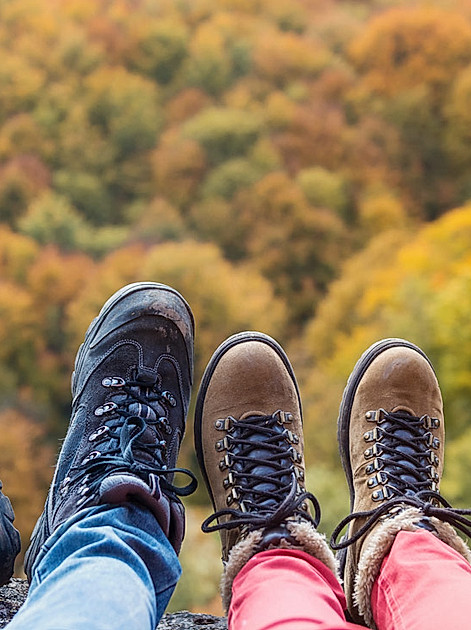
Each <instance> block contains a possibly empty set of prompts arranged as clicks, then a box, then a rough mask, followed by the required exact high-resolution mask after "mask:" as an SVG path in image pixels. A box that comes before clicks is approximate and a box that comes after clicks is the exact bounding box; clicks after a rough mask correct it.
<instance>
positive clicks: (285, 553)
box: [228, 531, 471, 630]
mask: <svg viewBox="0 0 471 630" xmlns="http://www.w3.org/2000/svg"><path fill="white" fill-rule="evenodd" d="M371 605H372V610H373V616H374V619H375V623H376V626H377V628H378V630H448V629H450V630H451V629H453V630H455V629H457V630H458V629H459V630H462V629H465V628H469V627H471V566H470V565H469V564H468V563H467V562H466V561H465V560H464V558H463V557H462V556H461V555H460V554H458V553H457V552H456V551H454V550H453V549H451V547H448V546H447V545H446V544H445V543H443V542H441V541H440V540H438V538H436V537H435V536H433V534H431V533H430V532H427V531H417V532H399V534H398V535H397V536H396V539H395V541H394V544H393V546H392V548H391V551H390V553H389V555H387V556H386V558H385V559H384V561H383V563H382V566H381V572H380V574H379V577H378V579H377V580H376V582H375V584H374V587H373V593H372V597H371ZM345 607H346V605H345V597H344V594H343V592H342V589H341V587H340V585H339V583H338V581H337V580H336V578H335V576H334V575H333V573H332V572H331V571H330V570H329V569H328V568H327V567H326V566H325V565H323V564H322V563H321V562H320V561H319V560H316V559H315V558H312V557H311V556H309V555H308V554H306V553H304V552H303V551H296V550H289V549H274V550H270V551H263V552H261V553H259V554H257V555H255V556H254V557H253V558H252V559H251V560H250V561H249V562H248V563H247V564H246V565H245V567H244V568H243V569H242V570H241V571H240V573H239V574H238V575H237V577H236V579H235V580H234V584H233V588H232V602H231V607H230V610H229V619H228V621H229V630H355V629H356V630H359V629H360V628H363V626H358V625H356V624H354V623H349V622H347V621H346V620H345V615H344V609H345Z"/></svg>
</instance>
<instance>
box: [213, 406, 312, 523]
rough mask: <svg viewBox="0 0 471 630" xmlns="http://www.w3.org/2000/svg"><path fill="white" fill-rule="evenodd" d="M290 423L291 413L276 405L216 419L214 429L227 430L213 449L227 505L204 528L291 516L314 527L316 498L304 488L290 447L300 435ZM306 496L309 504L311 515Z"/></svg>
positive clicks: (276, 520) (296, 454)
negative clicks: (223, 475)
mask: <svg viewBox="0 0 471 630" xmlns="http://www.w3.org/2000/svg"><path fill="white" fill-rule="evenodd" d="M290 422H291V415H290V414H288V413H285V412H283V411H281V410H279V411H277V412H275V413H274V414H272V415H255V414H254V415H250V416H247V417H242V418H240V419H236V418H234V417H232V416H229V417H227V418H225V419H221V420H217V422H216V428H217V429H218V430H220V431H225V433H226V435H225V436H224V437H223V438H221V440H219V441H218V442H216V445H215V448H216V450H217V451H218V452H221V453H224V457H223V459H222V460H221V461H220V464H219V468H220V470H227V477H226V479H225V480H224V482H223V486H224V489H225V490H226V493H227V494H226V503H227V505H228V507H227V508H225V509H222V510H219V511H217V512H215V513H214V514H213V515H211V516H210V517H208V518H207V519H206V520H205V521H204V522H203V525H202V526H201V528H202V530H203V531H204V532H214V531H218V530H221V529H225V530H231V529H236V528H239V527H242V528H244V529H245V530H246V531H252V530H255V529H258V528H261V527H263V528H267V529H268V528H272V527H277V526H278V525H280V524H282V523H283V522H284V521H286V520H287V519H289V518H293V517H297V518H302V519H306V520H308V521H310V522H312V523H313V524H314V525H315V526H316V527H317V525H318V523H319V520H320V507H319V503H318V501H317V499H316V498H315V497H314V495H312V494H311V493H310V492H307V491H306V490H305V489H304V484H303V482H304V472H303V469H302V467H301V464H302V455H301V454H300V453H299V452H298V451H297V449H296V448H295V445H296V444H299V442H300V440H299V437H298V436H297V435H296V434H294V433H293V432H291V431H290V430H289V429H287V428H286V427H285V425H286V424H288V423H290ZM308 501H310V502H311V503H312V505H313V506H314V512H315V517H314V518H313V517H312V516H311V515H310V514H309V511H308V506H307V502H308ZM232 505H235V506H237V507H230V506H232ZM214 521H216V522H215V523H214Z"/></svg>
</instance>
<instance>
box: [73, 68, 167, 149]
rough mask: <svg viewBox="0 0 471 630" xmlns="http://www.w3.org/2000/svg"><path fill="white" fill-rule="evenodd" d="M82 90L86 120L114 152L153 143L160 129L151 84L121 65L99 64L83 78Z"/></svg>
mask: <svg viewBox="0 0 471 630" xmlns="http://www.w3.org/2000/svg"><path fill="white" fill-rule="evenodd" d="M85 89H86V92H87V109H88V117H89V120H90V123H91V124H92V125H94V126H96V127H98V129H100V130H101V132H102V133H103V134H106V135H107V136H108V137H109V138H110V141H111V142H112V143H113V145H114V146H115V147H116V149H117V151H118V155H128V154H129V153H134V152H138V151H142V150H146V149H150V148H152V147H153V146H154V144H155V142H156V139H157V134H158V132H159V131H160V130H161V128H162V113H161V109H160V103H159V96H158V90H157V88H156V86H155V84H154V83H152V82H151V81H149V80H146V79H144V78H143V77H140V76H138V75H136V74H131V73H130V72H127V71H126V70H125V69H124V68H121V67H118V68H106V67H102V68H99V69H98V70H96V71H95V72H93V73H92V74H91V75H90V76H89V77H87V79H86V84H85Z"/></svg>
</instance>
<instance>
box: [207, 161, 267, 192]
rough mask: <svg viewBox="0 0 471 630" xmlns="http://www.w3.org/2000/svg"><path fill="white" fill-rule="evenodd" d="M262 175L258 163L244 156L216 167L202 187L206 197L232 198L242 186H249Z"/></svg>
mask: <svg viewBox="0 0 471 630" xmlns="http://www.w3.org/2000/svg"><path fill="white" fill-rule="evenodd" d="M261 175H262V171H261V170H260V169H257V167H256V165H255V164H253V163H252V162H250V161H249V160H245V159H243V158H235V159H233V160H228V161H227V162H224V163H223V164H221V165H220V166H218V167H216V168H214V169H213V170H212V171H211V173H210V175H209V176H208V178H207V180H206V181H205V183H204V185H203V189H202V195H203V197H204V198H207V199H208V198H214V197H222V198H223V199H228V200H229V199H232V198H233V197H234V195H235V193H236V192H237V191H238V190H240V189H241V188H248V187H249V186H251V185H252V184H254V183H255V182H256V181H257V179H259V178H260V177H261Z"/></svg>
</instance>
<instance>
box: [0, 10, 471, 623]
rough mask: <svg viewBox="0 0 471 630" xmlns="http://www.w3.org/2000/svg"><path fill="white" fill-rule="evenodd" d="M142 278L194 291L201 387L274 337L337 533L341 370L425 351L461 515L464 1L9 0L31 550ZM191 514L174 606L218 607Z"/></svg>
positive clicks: (6, 287)
mask: <svg viewBox="0 0 471 630" xmlns="http://www.w3.org/2000/svg"><path fill="white" fill-rule="evenodd" d="M136 280H155V281H159V282H164V283H167V284H171V285H173V286H174V287H175V288H177V289H178V290H179V291H181V292H182V293H183V295H184V296H185V297H186V299H187V300H188V301H189V302H190V304H191V306H192V309H193V311H194V314H195V318H196V323H197V330H196V335H197V336H196V349H195V351H196V373H195V383H196V385H198V384H199V380H200V378H201V375H202V371H203V369H204V366H205V364H206V362H207V361H208V359H209V357H210V356H211V354H212V352H213V350H214V349H215V348H216V347H217V345H218V344H219V343H220V342H221V341H222V340H223V339H224V338H225V337H226V336H228V335H229V334H232V333H234V332H237V331H240V330H244V329H260V330H263V331H265V332H267V333H269V334H271V335H273V336H274V337H276V338H277V339H278V340H279V341H280V342H281V343H282V344H283V345H284V347H285V348H286V350H287V352H288V354H289V356H290V358H291V361H292V363H293V365H294V368H295V371H296V374H297V376H298V380H299V383H300V387H301V393H302V396H303V402H304V414H305V432H306V443H307V454H306V459H307V466H308V487H309V489H310V490H311V491H313V492H314V493H315V494H316V495H317V496H318V498H319V499H320V502H321V505H322V509H323V519H322V523H321V527H322V529H323V530H324V531H325V532H327V533H330V532H331V530H332V528H333V526H334V525H335V524H336V523H337V522H338V520H339V519H340V518H341V517H343V516H345V515H346V513H347V511H348V495H347V489H346V484H345V481H344V479H343V474H342V472H341V469H340V465H339V462H338V456H337V444H336V418H337V411H338V405H339V401H340V398H341V394H342V390H343V387H344V385H345V381H346V378H347V377H348V374H349V372H350V370H351V369H352V367H353V365H354V363H355V361H356V360H357V358H358V357H359V355H360V354H361V353H362V351H363V350H364V349H365V348H366V347H367V346H368V345H369V344H370V343H372V342H373V341H375V340H377V339H378V338H381V337H386V336H401V337H406V338H408V339H410V340H411V341H413V342H415V343H417V344H419V345H420V346H421V347H422V348H423V349H424V350H425V351H426V352H427V353H428V355H429V356H430V358H431V359H432V361H433V363H434V365H435V367H436V371H437V374H438V377H439V379H440V382H441V384H442V389H443V395H444V400H445V412H446V414H447V431H448V442H447V452H446V462H445V478H444V482H443V485H442V492H443V494H444V495H445V496H446V497H447V499H448V500H449V501H451V502H453V503H454V504H455V505H456V506H458V507H465V506H467V507H471V490H470V488H469V486H468V483H467V480H468V479H469V472H470V471H471V323H470V321H471V0H429V1H428V2H410V1H408V2H405V1H400V0H396V1H394V0H352V1H343V0H290V1H289V2H287V1H286V0H46V1H44V2H37V0H0V430H1V436H2V441H1V443H0V478H1V479H2V481H3V484H4V491H5V492H6V493H7V494H8V495H9V496H10V498H11V499H12V502H13V504H14V507H15V511H16V515H17V519H16V524H17V527H18V528H19V529H20V530H21V534H22V540H23V551H24V549H25V548H26V546H27V542H28V538H29V535H30V533H31V530H32V528H33V526H34V523H35V520H36V518H37V517H38V515H39V513H40V512H41V509H42V505H43V502H44V499H45V494H46V492H47V488H48V484H49V481H50V479H51V476H52V468H53V465H54V461H55V456H56V453H57V449H58V445H59V440H60V438H61V437H62V436H63V435H64V433H65V430H66V427H67V424H68V419H69V411H70V388H69V385H70V373H71V370H72V367H73V360H74V356H75V352H76V350H77V348H78V346H79V344H80V343H81V340H82V337H83V334H84V332H85V330H86V328H87V326H88V324H89V322H90V320H91V319H92V318H93V317H94V316H95V315H96V314H97V312H98V310H99V308H100V306H101V305H102V303H103V302H104V301H105V300H106V299H107V298H108V297H109V296H110V295H111V294H112V293H113V292H114V291H115V290H116V289H118V288H119V287H120V286H121V285H123V284H126V283H128V282H132V281H136ZM191 434H192V417H191V415H190V417H189V419H188V432H187V436H186V439H185V442H184V446H183V451H182V455H181V461H182V463H183V464H185V465H186V466H189V467H191V468H192V469H193V470H195V471H196V469H197V465H196V459H195V457H194V455H193V450H192V449H193V447H192V436H191ZM186 503H187V508H188V510H187V512H188V534H187V539H186V542H185V545H184V549H183V554H182V563H183V566H184V578H183V580H182V582H181V584H180V586H179V587H178V590H177V592H176V594H175V596H174V599H173V601H172V603H171V606H172V607H173V609H178V608H190V609H193V610H214V611H218V610H219V609H218V606H219V603H218V601H219V600H218V595H217V587H218V581H219V573H220V570H221V568H220V560H219V547H218V538H217V536H214V537H213V536H205V535H203V534H202V533H201V532H200V531H199V526H200V522H201V520H202V519H203V518H204V517H206V516H207V515H208V514H209V510H210V508H209V502H208V498H207V495H206V492H205V489H204V487H203V484H200V489H199V490H198V492H197V493H196V495H194V496H193V497H191V498H190V499H188V500H187V502H186ZM18 571H19V574H21V561H20V562H19V565H18Z"/></svg>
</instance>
